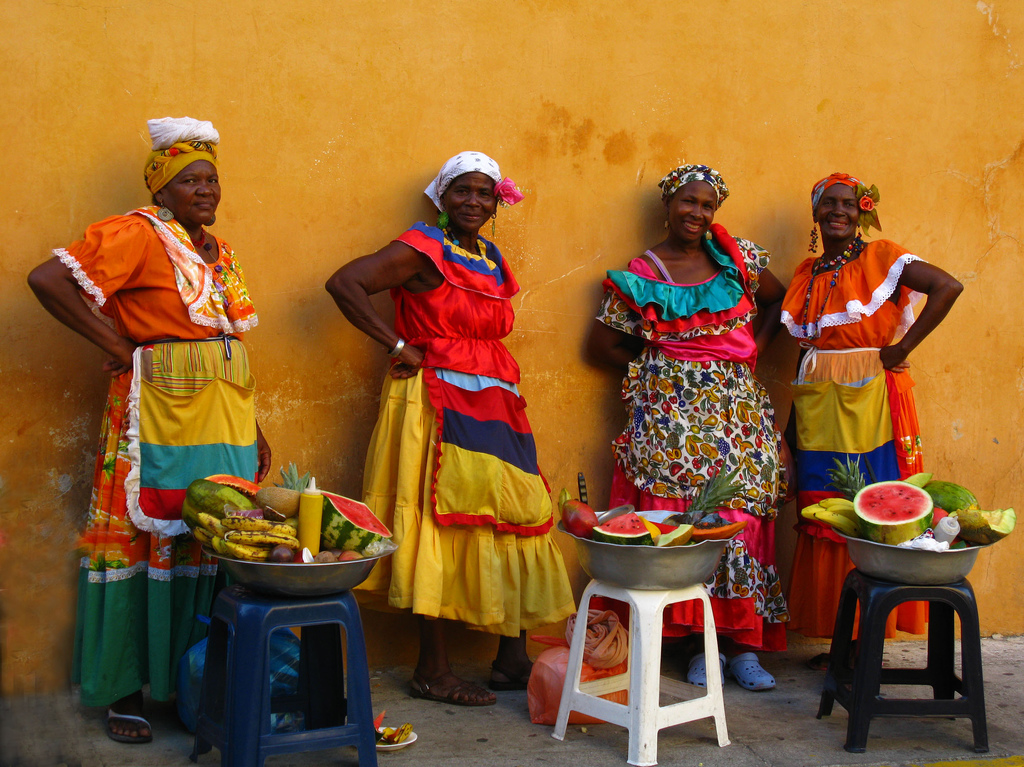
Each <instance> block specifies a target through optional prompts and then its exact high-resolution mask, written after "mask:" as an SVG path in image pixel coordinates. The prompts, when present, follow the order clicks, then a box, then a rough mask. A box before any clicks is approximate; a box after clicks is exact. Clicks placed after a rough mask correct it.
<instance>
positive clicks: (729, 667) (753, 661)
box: [725, 652, 775, 692]
mask: <svg viewBox="0 0 1024 767" xmlns="http://www.w3.org/2000/svg"><path fill="white" fill-rule="evenodd" d="M725 675H726V676H728V677H731V678H733V679H735V680H736V683H737V684H738V685H739V686H740V687H742V688H743V689H745V690H754V691H755V692H760V691H761V690H771V689H772V688H773V687H775V677H773V676H772V675H771V674H769V673H768V672H767V671H765V670H764V669H763V668H762V667H761V664H760V663H758V661H757V656H756V655H755V654H754V653H752V652H745V653H741V654H739V655H737V656H736V657H735V658H732V659H731V660H730V661H729V663H728V664H726V667H725Z"/></svg>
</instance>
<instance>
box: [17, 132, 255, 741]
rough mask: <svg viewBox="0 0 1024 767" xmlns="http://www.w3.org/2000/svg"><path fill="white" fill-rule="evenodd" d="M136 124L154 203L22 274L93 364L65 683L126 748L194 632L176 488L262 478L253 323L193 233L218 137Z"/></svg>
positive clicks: (191, 556)
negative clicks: (100, 376) (86, 347)
mask: <svg viewBox="0 0 1024 767" xmlns="http://www.w3.org/2000/svg"><path fill="white" fill-rule="evenodd" d="M149 127H150V135H151V137H152V139H153V151H152V152H151V153H150V155H149V158H148V160H147V161H146V165H145V169H144V177H145V181H146V185H147V187H148V188H149V191H150V193H151V195H152V201H153V203H154V204H153V205H150V206H144V207H140V208H138V209H136V210H133V211H130V212H129V213H128V214H126V215H123V216H112V217H110V218H107V219H104V220H103V221H100V222H98V223H96V224H93V225H92V226H90V227H89V228H88V229H87V230H86V232H85V236H84V237H83V239H81V240H79V241H77V242H75V243H73V244H72V245H70V246H68V247H67V248H59V249H57V250H55V251H54V252H53V255H54V258H51V259H50V260H48V261H46V262H44V263H43V264H41V265H40V266H38V267H36V268H35V269H34V270H33V271H32V273H31V274H30V275H29V285H30V286H31V288H32V290H33V291H34V292H35V294H36V296H37V297H38V298H39V301H40V302H41V303H42V305H43V307H44V308H45V309H46V310H47V311H48V312H50V313H51V314H52V315H53V316H54V317H56V318H57V319H58V320H60V321H61V322H62V323H64V324H65V325H67V326H68V327H69V328H71V329H72V330H74V331H75V332H76V333H79V334H81V335H82V336H84V337H85V338H86V339H88V340H89V341H90V342H92V343H93V344H95V345H96V346H98V347H99V348H100V349H102V350H103V351H104V352H105V353H106V354H107V355H108V357H107V359H106V361H105V362H104V364H103V369H104V371H106V372H107V373H109V374H110V376H111V379H112V380H111V383H110V390H109V393H108V396H107V404H106V408H105V410H104V416H103V423H102V431H101V437H100V445H99V452H98V455H97V459H96V470H95V474H94V480H93V490H92V498H91V500H90V503H89V515H88V521H87V524H86V530H85V534H84V536H83V542H82V548H83V549H84V556H83V557H82V560H81V568H80V570H79V583H78V620H77V627H76V631H75V655H74V668H73V670H72V676H73V680H74V681H75V682H78V683H80V684H81V699H82V703H83V704H84V705H86V706H106V707H107V725H106V726H107V734H108V735H109V736H110V737H111V738H112V739H114V740H117V741H120V742H125V743H145V742H148V741H149V740H151V739H152V729H151V728H150V725H149V722H147V721H146V720H145V719H144V718H143V717H142V702H143V698H142V687H143V685H145V684H147V683H148V684H149V686H150V695H151V697H152V698H154V699H157V700H167V699H168V698H169V697H170V695H171V694H172V693H173V692H174V680H175V675H176V672H177V666H178V659H179V658H180V657H181V656H182V654H183V653H184V652H185V650H186V649H188V647H190V646H191V645H192V644H194V643H195V642H196V641H198V640H199V639H201V638H202V636H203V635H204V634H205V628H204V627H203V625H202V624H201V623H200V622H199V621H197V620H196V619H195V616H196V615H208V614H209V611H210V606H211V604H212V600H213V595H214V578H215V575H216V572H217V565H216V562H214V561H213V560H211V559H210V558H209V557H207V556H206V555H204V554H203V553H202V550H201V547H200V544H199V543H198V542H197V541H195V540H194V539H193V538H192V536H191V535H188V534H187V533H188V528H187V527H186V525H185V524H184V523H183V522H182V521H181V502H182V499H183V498H184V493H185V488H186V487H187V486H188V484H189V483H190V482H191V481H192V480H193V479H195V478H197V477H204V476H209V475H211V474H215V473H227V474H233V475H237V476H243V477H246V478H248V479H254V478H257V476H258V477H259V478H262V477H263V476H265V475H266V473H267V470H268V469H269V468H270V448H269V447H268V446H267V443H266V441H265V440H264V439H263V435H262V433H261V432H260V429H259V426H258V424H257V423H256V416H255V410H254V406H253V389H254V385H255V384H254V381H253V380H252V375H251V373H250V371H249V363H248V358H247V356H246V351H245V346H244V345H243V344H242V343H241V336H242V333H243V332H244V331H246V330H249V329H251V328H253V327H255V326H256V323H257V317H256V313H255V310H254V309H253V305H252V302H251V301H250V299H249V292H248V289H247V288H246V285H245V277H244V276H243V274H242V270H241V267H240V266H239V264H238V261H237V259H236V257H235V254H234V251H233V250H232V249H231V246H230V245H228V244H227V243H226V242H224V241H223V240H220V239H218V238H217V237H214V236H213V235H212V234H210V233H209V232H208V231H206V229H205V227H207V226H209V225H211V224H213V222H214V219H215V213H216V210H217V205H218V204H219V202H220V180H219V176H218V173H217V144H218V142H219V136H218V134H217V131H216V130H214V128H213V126H212V125H211V124H210V123H208V122H201V121H199V120H193V119H191V118H187V117H185V118H164V119H162V120H151V121H150V123H149ZM183 403H187V406H186V407H182V404H183Z"/></svg>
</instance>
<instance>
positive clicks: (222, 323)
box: [131, 210, 259, 333]
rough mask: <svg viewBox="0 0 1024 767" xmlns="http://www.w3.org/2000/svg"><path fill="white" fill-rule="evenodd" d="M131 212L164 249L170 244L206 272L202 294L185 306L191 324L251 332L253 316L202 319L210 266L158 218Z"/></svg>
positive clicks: (143, 213) (210, 272)
mask: <svg viewBox="0 0 1024 767" xmlns="http://www.w3.org/2000/svg"><path fill="white" fill-rule="evenodd" d="M131 212H132V213H138V214H139V215H140V216H144V217H145V218H146V219H147V220H148V221H149V222H150V223H152V224H153V227H154V228H155V229H156V230H157V231H158V233H159V234H160V241H161V242H162V243H163V245H164V247H167V245H168V244H170V246H171V247H172V248H174V249H175V250H177V251H178V252H179V253H181V254H182V255H184V256H185V257H186V258H188V260H189V261H192V262H193V263H195V264H198V265H199V266H201V267H202V268H203V269H204V270H206V279H205V280H203V291H202V293H200V295H199V298H197V299H196V300H195V301H193V302H192V303H191V304H187V306H188V318H189V319H190V320H191V321H192V324H194V325H199V326H200V327H205V328H217V329H218V330H220V331H222V332H224V333H244V332H246V331H248V330H252V329H253V328H255V327H256V326H257V325H258V324H259V318H258V317H257V316H256V315H255V314H253V315H252V317H250V318H249V319H247V320H239V321H237V322H232V321H231V320H229V319H228V318H227V317H220V316H218V317H204V316H203V315H202V314H200V309H201V307H203V306H205V305H206V302H207V301H209V300H210V293H211V289H210V286H211V285H213V270H212V269H211V268H210V265H209V264H208V263H206V262H205V261H204V260H203V259H202V257H201V256H200V255H199V254H198V253H196V252H195V251H192V250H189V249H188V248H186V247H185V246H184V245H182V244H181V242H180V241H179V240H178V238H177V237H175V236H174V233H173V232H172V231H171V230H170V228H169V227H168V226H167V225H166V224H165V223H164V222H163V221H161V220H160V219H159V218H157V217H156V216H153V215H150V214H149V213H148V212H146V211H144V210H135V211H131Z"/></svg>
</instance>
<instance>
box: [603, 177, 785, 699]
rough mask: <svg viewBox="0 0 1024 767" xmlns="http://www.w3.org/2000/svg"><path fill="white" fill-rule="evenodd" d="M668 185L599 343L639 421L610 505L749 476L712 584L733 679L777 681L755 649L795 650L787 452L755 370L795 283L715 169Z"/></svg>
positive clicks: (731, 508)
mask: <svg viewBox="0 0 1024 767" xmlns="http://www.w3.org/2000/svg"><path fill="white" fill-rule="evenodd" d="M659 185H660V187H661V190H662V201H663V203H664V205H665V212H666V215H667V222H666V228H667V230H668V231H667V234H666V237H665V239H664V240H663V241H662V242H660V243H658V244H657V245H655V246H653V247H652V248H651V249H650V250H648V251H646V252H645V253H644V254H643V255H641V256H639V257H637V258H634V259H633V260H632V261H631V262H630V264H629V267H628V269H627V270H625V271H610V272H608V279H606V280H605V282H604V289H605V296H604V301H603V303H602V305H601V311H600V314H599V315H598V317H597V322H596V323H595V325H594V327H593V331H592V333H591V335H590V339H589V344H588V348H589V354H590V356H591V357H592V359H594V360H595V361H598V362H601V363H603V364H605V365H609V366H611V367H614V368H616V369H619V370H625V371H626V377H625V380H624V381H623V388H622V399H623V401H624V402H625V403H626V412H627V416H628V418H627V423H626V427H625V429H624V430H623V431H622V433H621V434H620V435H619V436H618V437H617V438H616V439H615V440H614V442H613V445H612V446H613V451H614V455H615V468H614V474H613V477H612V487H611V499H610V504H611V506H613V507H614V506H618V505H622V504H631V505H633V506H634V507H636V509H637V510H639V511H644V510H662V509H667V510H676V511H685V510H686V509H687V508H689V506H690V503H691V502H692V501H693V499H694V498H695V497H696V496H697V494H698V493H699V492H700V489H701V487H702V486H703V485H704V484H705V483H706V482H707V481H708V480H709V479H710V478H712V477H714V476H715V475H717V474H718V473H719V472H722V473H723V475H724V474H728V473H729V472H732V471H734V470H736V471H737V472H738V473H737V476H736V477H735V482H737V483H739V485H740V486H741V488H742V489H741V490H740V491H739V494H738V495H736V496H735V497H734V498H733V499H732V500H731V501H730V502H729V503H728V506H727V507H725V508H721V509H719V514H720V515H721V516H722V517H724V518H725V520H726V521H728V522H736V521H739V520H744V521H746V522H747V525H746V527H745V528H744V529H743V531H742V532H741V533H740V534H739V535H738V536H737V537H736V538H735V539H733V540H732V541H731V542H730V543H729V545H728V548H727V551H726V555H725V556H724V557H723V559H722V562H721V564H720V566H719V567H718V569H717V570H716V571H715V573H713V574H712V575H711V576H710V577H709V579H708V580H707V582H706V583H705V586H706V588H707V590H708V593H709V594H710V596H711V604H712V610H713V613H714V618H715V625H716V627H717V631H718V634H719V636H720V640H721V642H722V645H721V646H722V648H723V650H725V651H726V652H738V654H736V655H735V657H733V658H732V659H731V660H729V662H728V665H727V667H726V668H725V672H726V675H728V676H732V677H734V678H736V679H737V681H738V682H739V683H740V684H741V685H742V686H744V687H746V688H747V689H753V690H762V689H769V688H771V687H773V686H774V685H775V680H774V679H773V678H772V677H771V675H770V674H768V672H766V671H765V670H764V669H763V668H762V667H761V665H760V663H759V662H758V660H757V656H756V655H755V654H754V651H757V650H768V651H774V650H783V649H785V647H786V632H785V622H786V621H787V620H788V619H789V613H788V611H787V608H786V601H785V598H784V597H783V594H782V587H781V584H780V582H779V576H778V573H777V572H776V569H775V532H774V528H775V516H776V512H777V507H778V505H779V503H780V501H781V500H782V497H783V496H784V495H785V482H784V475H783V468H782V467H783V458H782V456H783V453H784V448H783V445H782V441H781V435H780V432H779V430H778V428H777V427H776V425H775V415H774V412H773V410H772V406H771V403H770V402H769V400H768V394H767V392H766V391H765V390H764V388H763V387H762V386H761V384H760V383H758V381H757V379H756V378H755V377H754V373H753V371H754V365H755V363H756V361H757V355H758V352H760V351H761V350H763V349H764V347H765V346H766V345H767V344H768V343H769V341H770V340H771V338H772V337H773V336H774V334H775V332H776V330H777V325H778V315H779V306H780V304H781V301H782V297H783V295H784V294H785V290H784V288H783V287H782V285H781V284H780V283H779V281H778V280H777V279H776V278H775V277H774V276H773V275H772V274H771V272H769V271H768V269H767V266H768V260H769V254H768V253H767V251H765V250H764V249H762V248H760V247H759V246H757V245H755V244H754V243H752V242H750V241H748V240H744V239H740V238H737V237H732V236H731V235H730V234H729V233H728V232H727V231H726V230H725V229H724V228H723V227H722V226H720V225H717V224H714V223H713V221H714V217H715V213H716V212H717V210H718V208H719V206H720V205H721V204H722V202H724V201H725V199H726V197H727V196H728V194H729V190H728V187H727V186H726V184H725V182H724V181H723V180H722V177H721V175H720V174H719V173H718V172H717V171H715V170H714V169H712V168H709V167H707V166H705V165H684V166H681V167H679V168H676V169H675V170H673V171H672V172H670V173H669V174H668V175H666V176H665V177H664V178H663V179H662V180H661V182H660V184H659ZM759 313H760V314H761V315H762V318H761V322H760V325H759V327H758V329H757V330H756V331H755V327H754V317H755V315H757V314H759ZM703 625H704V623H703V617H702V614H701V611H700V609H699V608H698V607H696V606H695V605H694V603H692V602H684V603H678V604H674V605H671V606H669V607H668V608H666V611H665V621H664V633H665V635H666V636H687V635H689V634H691V633H700V632H702V631H703ZM721 662H722V663H723V664H724V663H725V661H724V659H723V660H722V661H721ZM704 664H705V659H704V656H703V653H700V654H697V655H695V656H694V657H693V658H692V659H691V660H690V664H689V668H688V673H687V677H688V679H689V680H690V681H691V682H693V683H696V684H705V683H706V670H705V665H704Z"/></svg>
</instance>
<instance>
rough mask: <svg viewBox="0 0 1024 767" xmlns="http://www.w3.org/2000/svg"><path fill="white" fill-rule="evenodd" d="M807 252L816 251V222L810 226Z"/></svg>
mask: <svg viewBox="0 0 1024 767" xmlns="http://www.w3.org/2000/svg"><path fill="white" fill-rule="evenodd" d="M807 252H808V253H817V252H818V225H817V223H815V224H814V225H813V226H812V227H811V244H810V246H809V247H808V248H807Z"/></svg>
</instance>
